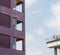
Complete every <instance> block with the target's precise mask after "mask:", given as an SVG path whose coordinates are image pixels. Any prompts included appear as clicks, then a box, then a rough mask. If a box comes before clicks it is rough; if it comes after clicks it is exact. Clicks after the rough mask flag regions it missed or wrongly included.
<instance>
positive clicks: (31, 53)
mask: <svg viewBox="0 0 60 55" xmlns="http://www.w3.org/2000/svg"><path fill="white" fill-rule="evenodd" d="M26 55H42V52H41V51H40V50H39V49H37V48H36V47H33V48H27V52H26Z"/></svg>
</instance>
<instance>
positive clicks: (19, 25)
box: [16, 22, 23, 31]
mask: <svg viewBox="0 0 60 55" xmlns="http://www.w3.org/2000/svg"><path fill="white" fill-rule="evenodd" d="M22 25H23V23H22V22H21V23H19V24H17V25H16V29H17V30H20V31H22Z"/></svg>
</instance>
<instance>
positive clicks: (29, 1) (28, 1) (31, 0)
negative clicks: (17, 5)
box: [25, 0, 37, 6]
mask: <svg viewBox="0 0 60 55" xmlns="http://www.w3.org/2000/svg"><path fill="white" fill-rule="evenodd" d="M36 2H37V0H25V4H26V6H31V5H33V4H35V3H36Z"/></svg>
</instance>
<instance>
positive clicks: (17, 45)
mask: <svg viewBox="0 0 60 55" xmlns="http://www.w3.org/2000/svg"><path fill="white" fill-rule="evenodd" d="M16 50H21V51H22V40H20V41H17V42H16Z"/></svg>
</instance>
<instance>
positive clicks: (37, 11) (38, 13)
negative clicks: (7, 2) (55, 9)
mask: <svg viewBox="0 0 60 55" xmlns="http://www.w3.org/2000/svg"><path fill="white" fill-rule="evenodd" d="M32 14H35V15H41V14H42V10H41V9H39V10H35V11H32Z"/></svg>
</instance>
